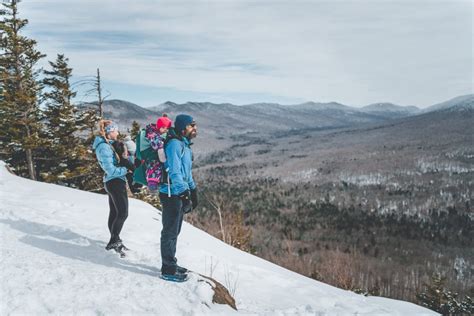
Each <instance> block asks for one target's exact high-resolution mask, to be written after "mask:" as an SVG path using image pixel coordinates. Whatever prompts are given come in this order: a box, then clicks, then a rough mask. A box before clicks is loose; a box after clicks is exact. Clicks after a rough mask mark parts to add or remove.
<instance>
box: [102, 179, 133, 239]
mask: <svg viewBox="0 0 474 316" xmlns="http://www.w3.org/2000/svg"><path fill="white" fill-rule="evenodd" d="M105 191H107V194H108V195H109V207H110V212H109V223H108V224H109V231H110V241H111V242H116V241H118V240H119V239H120V232H121V231H122V227H123V223H125V220H126V219H127V217H128V196H127V183H126V182H125V181H123V180H121V179H112V180H110V181H107V182H106V183H105Z"/></svg>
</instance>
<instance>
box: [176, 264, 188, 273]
mask: <svg viewBox="0 0 474 316" xmlns="http://www.w3.org/2000/svg"><path fill="white" fill-rule="evenodd" d="M188 271H189V270H188V269H186V268H185V267H180V266H176V273H182V274H183V273H188Z"/></svg>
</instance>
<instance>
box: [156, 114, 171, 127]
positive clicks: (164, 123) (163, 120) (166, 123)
mask: <svg viewBox="0 0 474 316" xmlns="http://www.w3.org/2000/svg"><path fill="white" fill-rule="evenodd" d="M171 124H172V122H171V120H170V119H169V118H168V117H166V116H162V117H160V118H158V120H157V121H156V128H158V129H160V128H162V127H166V128H170V127H171Z"/></svg>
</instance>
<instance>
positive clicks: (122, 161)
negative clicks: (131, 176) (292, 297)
mask: <svg viewBox="0 0 474 316" xmlns="http://www.w3.org/2000/svg"><path fill="white" fill-rule="evenodd" d="M119 166H122V167H125V168H127V169H128V170H130V171H132V172H133V171H135V165H134V164H133V163H131V162H130V160H128V159H127V158H124V157H121V158H120V163H119Z"/></svg>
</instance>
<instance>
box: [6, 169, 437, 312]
mask: <svg viewBox="0 0 474 316" xmlns="http://www.w3.org/2000/svg"><path fill="white" fill-rule="evenodd" d="M107 215H108V203H107V196H105V195H100V194H95V193H89V192H84V191H79V190H74V189H70V188H66V187H61V186H57V185H52V184H45V183H40V182H35V181H31V180H27V179H23V178H20V177H17V176H14V175H12V174H10V173H9V172H8V171H7V170H6V168H5V164H4V163H3V162H1V161H0V231H1V235H0V236H1V243H0V251H1V256H0V264H1V265H0V268H1V272H0V282H1V284H2V285H1V286H0V303H1V304H0V314H1V315H10V314H11V315H13V314H29V315H35V314H57V315H64V314H81V315H97V314H101V315H102V314H105V315H117V314H153V315H237V314H241V315H354V314H363V315H415V314H416V315H434V314H435V313H434V312H432V311H430V310H428V309H425V308H422V307H420V306H417V305H414V304H411V303H406V302H402V301H396V300H391V299H386V298H379V297H364V296H362V295H358V294H355V293H352V292H349V291H344V290H340V289H337V288H335V287H332V286H329V285H326V284H324V283H321V282H317V281H315V280H312V279H309V278H306V277H304V276H301V275H299V274H296V273H294V272H291V271H288V270H286V269H284V268H281V267H279V266H276V265H274V264H272V263H270V262H267V261H265V260H262V259H260V258H258V257H255V256H253V255H250V254H248V253H245V252H242V251H240V250H237V249H235V248H233V247H230V246H228V245H226V244H224V243H223V242H221V241H219V240H217V239H215V238H214V237H212V236H210V235H208V234H207V233H205V232H203V231H201V230H199V229H196V228H195V227H193V226H191V225H189V224H187V223H185V224H184V225H183V230H182V233H181V236H180V239H179V242H178V253H177V256H178V258H179V260H180V261H179V263H180V265H183V266H186V267H188V268H190V269H192V270H194V271H196V272H199V273H202V274H206V275H210V274H212V277H214V278H215V279H217V280H219V281H220V282H221V283H223V284H224V285H225V286H227V288H228V289H229V290H230V291H231V292H234V297H235V299H236V303H237V308H238V309H239V310H238V311H237V312H236V311H234V310H233V309H231V308H230V307H229V306H227V305H217V304H213V303H212V294H213V293H212V291H211V289H210V288H209V287H208V286H207V285H206V284H205V283H204V282H197V280H196V278H195V277H191V279H190V280H189V281H188V282H185V283H181V284H177V283H172V282H166V281H163V280H161V279H159V278H158V277H157V276H158V273H159V267H160V253H159V239H160V238H159V235H160V230H161V214H160V212H159V211H158V210H156V209H155V208H153V207H152V206H150V205H148V204H146V203H144V202H141V201H138V200H135V199H130V211H129V218H128V220H127V222H126V223H125V226H124V230H123V232H122V236H121V237H122V239H123V240H124V242H125V243H126V244H127V246H128V247H130V248H131V249H133V251H131V253H130V256H129V257H128V258H126V259H120V258H119V257H118V256H117V255H116V254H114V253H111V252H106V251H105V250H104V246H105V241H106V240H107V239H108V232H107V224H106V220H107Z"/></svg>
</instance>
